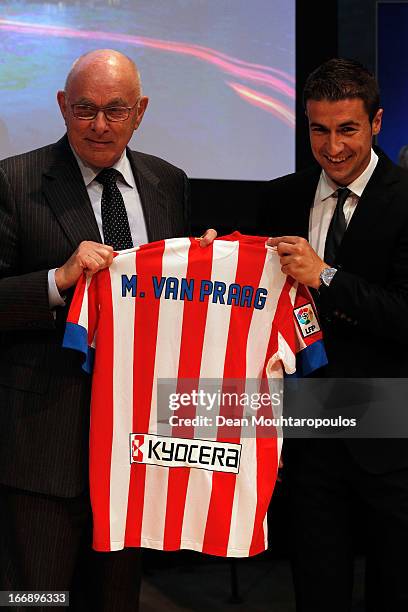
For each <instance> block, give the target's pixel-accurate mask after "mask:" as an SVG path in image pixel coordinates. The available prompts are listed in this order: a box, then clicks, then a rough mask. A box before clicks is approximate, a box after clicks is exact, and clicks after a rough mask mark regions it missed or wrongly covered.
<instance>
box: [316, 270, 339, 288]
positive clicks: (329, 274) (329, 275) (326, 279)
mask: <svg viewBox="0 0 408 612" xmlns="http://www.w3.org/2000/svg"><path fill="white" fill-rule="evenodd" d="M336 272H337V270H336V268H325V269H324V270H322V272H321V273H320V278H321V279H322V283H323V284H324V285H326V287H328V286H329V285H330V283H331V281H332V279H333V276H334V275H335V274H336Z"/></svg>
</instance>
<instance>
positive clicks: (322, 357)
mask: <svg viewBox="0 0 408 612" xmlns="http://www.w3.org/2000/svg"><path fill="white" fill-rule="evenodd" d="M270 348H271V350H270V353H269V354H270V355H271V357H270V358H269V360H268V363H267V366H266V375H267V376H268V378H274V377H279V375H282V373H281V374H279V371H280V372H282V368H283V369H284V371H285V373H286V375H288V376H292V375H295V376H299V377H302V376H308V375H309V374H310V373H311V372H313V370H316V369H318V368H321V367H322V366H324V365H326V364H327V357H326V352H325V349H324V345H323V339H322V331H321V329H320V325H319V320H318V317H317V313H316V307H315V305H314V302H313V298H312V296H311V294H310V292H309V290H308V289H307V288H306V287H305V286H304V285H301V284H298V283H297V282H296V281H293V279H292V280H291V281H290V280H289V279H288V281H287V283H286V286H285V288H284V290H283V291H282V293H281V296H280V299H279V302H278V305H277V309H276V314H275V318H274V321H273V325H272V334H271V342H270Z"/></svg>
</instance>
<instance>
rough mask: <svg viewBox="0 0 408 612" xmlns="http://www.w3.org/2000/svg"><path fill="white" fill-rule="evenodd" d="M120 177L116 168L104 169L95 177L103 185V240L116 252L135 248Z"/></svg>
mask: <svg viewBox="0 0 408 612" xmlns="http://www.w3.org/2000/svg"><path fill="white" fill-rule="evenodd" d="M118 176H121V174H120V172H118V171H117V170H115V169H114V168H104V169H103V170H102V172H100V173H99V174H98V175H97V176H96V177H95V180H96V181H98V183H101V185H103V191H102V202H101V208H102V231H103V239H104V242H105V244H110V245H111V246H112V247H113V248H114V249H115V251H121V250H123V249H131V248H132V247H133V242H132V235H131V233H130V227H129V220H128V216H127V213H126V208H125V203H124V201H123V197H122V194H121V193H120V190H119V187H118V186H117V185H116V181H117V178H118Z"/></svg>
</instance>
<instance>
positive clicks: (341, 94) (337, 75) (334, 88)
mask: <svg viewBox="0 0 408 612" xmlns="http://www.w3.org/2000/svg"><path fill="white" fill-rule="evenodd" d="M348 98H361V100H362V101H363V102H364V107H365V109H366V111H367V114H368V117H369V119H370V123H371V122H372V120H373V119H374V117H375V115H376V112H377V111H378V109H379V108H380V91H379V88H378V83H377V81H376V80H375V78H374V75H373V74H371V72H369V71H368V70H367V69H366V68H364V66H362V65H361V64H360V63H359V62H356V61H354V60H349V59H341V58H333V59H331V60H328V61H327V62H325V63H324V64H322V65H321V66H319V67H318V68H316V70H314V71H313V72H312V73H311V74H310V75H309V76H308V77H307V80H306V84H305V88H304V90H303V104H304V107H305V108H306V102H307V101H308V100H330V101H331V102H337V101H338V100H346V99H348Z"/></svg>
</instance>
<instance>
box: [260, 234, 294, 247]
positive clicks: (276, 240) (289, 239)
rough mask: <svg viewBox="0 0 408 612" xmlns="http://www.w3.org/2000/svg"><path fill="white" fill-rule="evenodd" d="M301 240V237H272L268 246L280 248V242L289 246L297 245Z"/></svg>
mask: <svg viewBox="0 0 408 612" xmlns="http://www.w3.org/2000/svg"><path fill="white" fill-rule="evenodd" d="M299 240H301V238H300V236H272V237H271V238H268V240H267V243H266V244H267V245H268V246H278V244H279V243H280V242H286V243H288V244H296V243H297V242H299Z"/></svg>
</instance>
